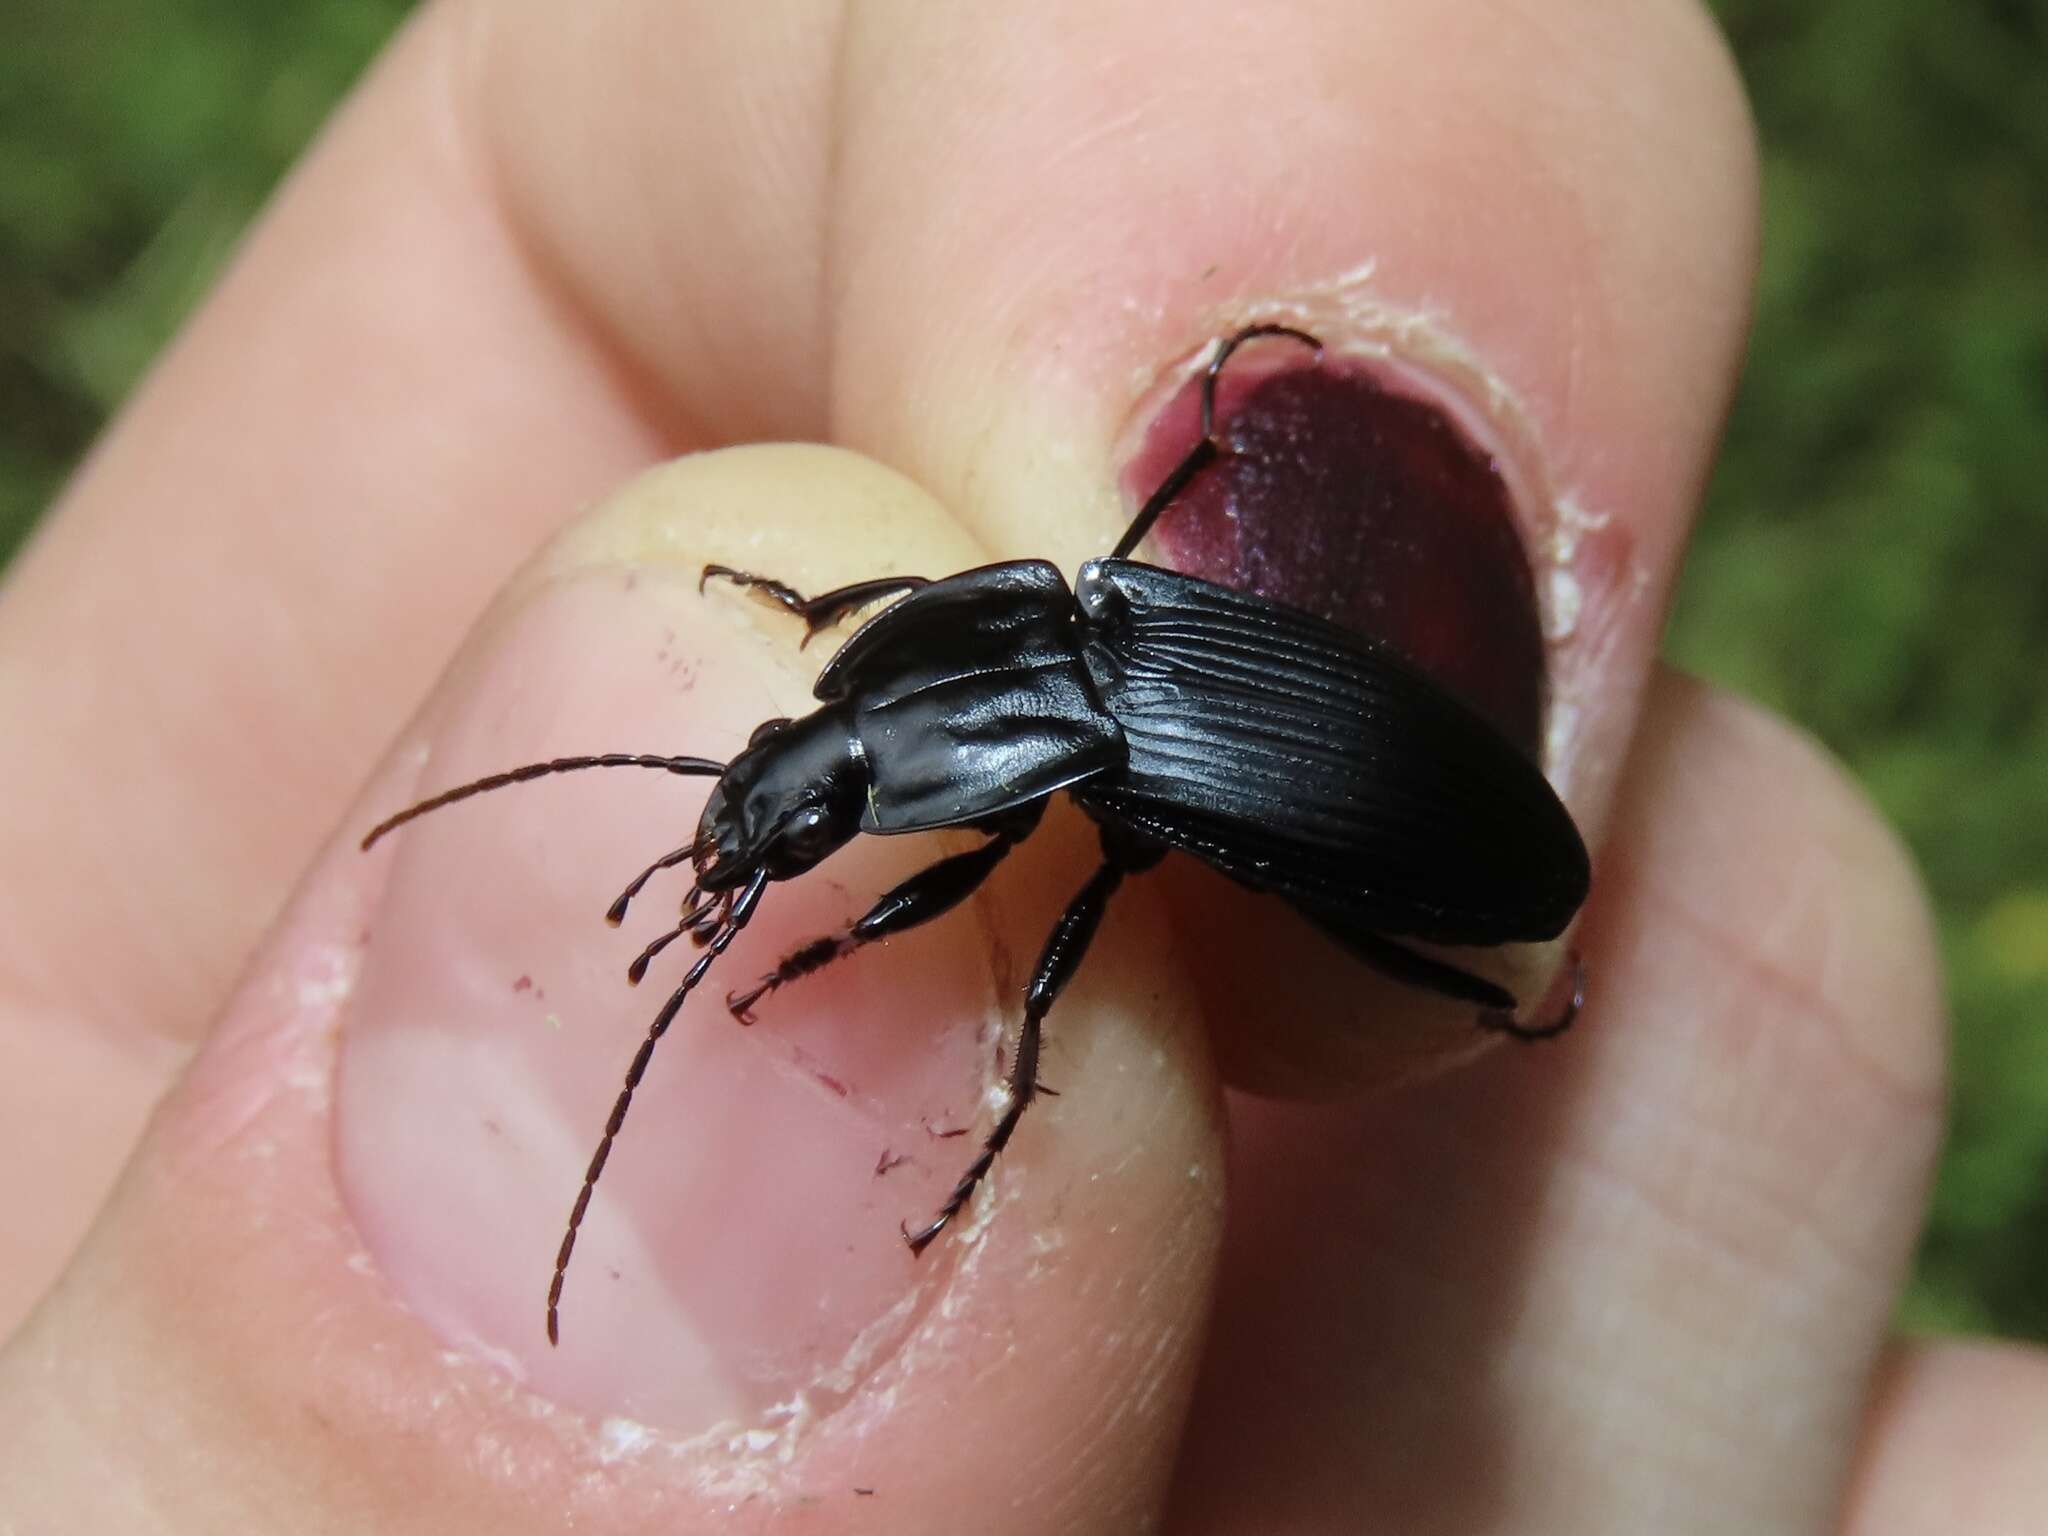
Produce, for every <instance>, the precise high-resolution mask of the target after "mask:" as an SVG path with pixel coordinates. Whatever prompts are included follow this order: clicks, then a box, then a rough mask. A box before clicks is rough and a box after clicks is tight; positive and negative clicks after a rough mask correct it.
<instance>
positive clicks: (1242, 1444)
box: [1174, 675, 1944, 1533]
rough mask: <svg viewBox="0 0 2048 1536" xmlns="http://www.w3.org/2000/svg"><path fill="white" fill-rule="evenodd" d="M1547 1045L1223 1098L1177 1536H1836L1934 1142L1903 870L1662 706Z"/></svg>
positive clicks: (1922, 1004) (1915, 944)
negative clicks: (1822, 1535) (1464, 1066)
mask: <svg viewBox="0 0 2048 1536" xmlns="http://www.w3.org/2000/svg"><path fill="white" fill-rule="evenodd" d="M1625 782H1626V784H1627V792H1626V795H1625V797H1624V800H1623V802H1622V804H1621V806H1620V809H1619V811H1618V815H1617V819H1616V824H1615V828H1614V834H1613V842H1612V845H1611V847H1612V853H1611V861H1610V865H1609V869H1610V876H1609V881H1608V884H1607V885H1606V887H1605V889H1604V890H1603V892H1602V894H1601V896H1600V898H1599V900H1598V902H1597V903H1596V907H1595V911H1594V913H1593V915H1592V920H1591V921H1590V922H1589V925H1588V931H1589V933H1590V934H1592V935H1593V936H1594V937H1595V945H1594V948H1593V949H1592V951H1591V956H1590V958H1591V959H1592V961H1593V962H1594V964H1595V965H1596V966H1598V967H1599V974H1600V975H1601V976H1602V978H1603V982H1602V985H1601V988H1600V990H1599V991H1598V992H1597V993H1596V994H1595V998H1594V1001H1593V1003H1592V1005H1591V1007H1589V1009H1588V1010H1587V1012H1586V1014H1585V1016H1584V1018H1583V1019H1582V1021H1581V1023H1580V1024H1579V1026H1578V1028H1577V1029H1575V1030H1574V1031H1573V1032H1572V1034H1570V1035H1569V1036H1567V1037H1566V1038H1565V1040H1564V1041H1562V1042H1560V1043H1559V1044H1558V1045H1557V1046H1555V1047H1546V1048H1541V1049H1536V1048H1532V1049H1529V1050H1526V1051H1512V1052H1503V1053H1501V1058H1502V1059H1495V1060H1492V1061H1489V1062H1488V1063H1486V1064H1485V1065H1483V1066H1482V1067H1480V1068H1477V1069H1475V1070H1474V1071H1472V1072H1470V1073H1467V1074H1463V1075H1461V1076H1459V1077H1457V1078H1455V1079H1450V1080H1445V1081H1443V1082H1441V1083H1438V1084H1435V1085H1432V1086H1431V1087H1430V1088H1429V1089H1427V1090H1424V1091H1418V1092H1414V1093H1411V1094H1407V1095H1403V1096H1402V1097H1401V1098H1400V1099H1399V1100H1398V1101H1396V1102H1394V1103H1392V1104H1389V1105H1387V1106H1385V1107H1384V1108H1381V1109H1377V1110H1372V1109H1365V1110H1361V1109H1356V1108H1347V1109H1341V1110H1339V1109H1324V1110H1305V1109H1287V1108H1282V1107H1279V1106H1272V1105H1267V1106H1260V1107H1257V1108H1252V1109H1249V1110H1248V1112H1243V1111H1247V1106H1245V1105H1242V1104H1233V1108H1232V1119H1233V1140H1234V1150H1233V1166H1232V1176H1233V1179H1234V1180H1235V1182H1234V1184H1233V1188H1232V1195H1233V1202H1232V1210H1233V1226H1232V1229H1231V1231H1230V1233H1229V1236H1228V1242H1227V1250H1226V1252H1227V1257H1226V1262H1225V1277H1224V1282H1223V1291H1222V1299H1221V1302H1220V1306H1219V1316H1218V1323H1217V1330H1216V1338H1215V1346H1214V1351H1213V1353H1212V1355H1211V1357H1210V1361H1209V1365H1208V1367H1207V1369H1206V1372H1205V1375H1204V1378H1203V1382H1202V1385H1201V1388H1200V1389H1199V1393H1198V1397H1197V1406H1196V1411H1195V1417H1194V1427H1193V1430H1192V1433H1191V1436H1190V1439H1189V1442H1188V1447H1187V1451H1186V1455H1185V1458H1184V1460H1183V1462H1182V1482H1181V1486H1180V1489H1179V1494H1178V1499H1177V1505H1176V1507H1177V1508H1178V1510H1179V1511H1180V1520H1179V1523H1178V1524H1177V1525H1176V1526H1174V1528H1175V1529H1178V1530H1184V1531H1187V1532H1190V1533H1192V1532H1198V1531H1199V1532H1219V1533H1220V1532H1234V1531H1253V1530H1261V1531H1262V1530H1274V1529H1287V1530H1299V1531H1303V1532H1313V1531H1322V1530H1330V1531H1337V1530H1353V1529H1357V1528H1358V1527H1359V1526H1360V1525H1361V1524H1362V1523H1365V1522H1366V1521H1367V1520H1368V1519H1370V1520H1372V1521H1378V1522H1384V1523H1386V1524H1389V1525H1391V1526H1393V1527H1396V1528H1399V1529H1402V1530H1415V1531H1437V1530H1442V1531H1462V1530H1475V1529H1488V1528H1493V1527H1502V1528H1514V1529H1529V1530H1637V1529H1644V1530H1649V1529H1654V1530H1658V1531H1671V1532H1684V1531H1696V1530H1697V1531H1708V1530H1727V1529H1731V1528H1734V1529H1743V1530H1769V1531H1784V1532H1800V1531H1813V1532H1821V1531H1833V1530H1835V1529H1836V1528H1837V1524H1838V1521H1839V1519H1840V1515H1841V1505H1842V1499H1843V1494H1844V1489H1845V1487H1846V1485H1847V1479H1848V1475H1849V1463H1850V1458H1851V1455H1852V1453H1853V1450H1854V1447H1855V1445H1856V1443H1857V1440H1858V1438H1859V1436H1860V1434H1861V1426H1862V1424H1863V1420H1864V1415H1865V1404H1866V1394H1867V1392H1868V1390H1869V1385H1870V1380H1871V1375H1872V1371H1873V1369H1874V1367H1875V1364H1876V1361H1877V1358H1878V1353H1879V1350H1880V1348H1881V1346H1882V1343H1883V1339H1884V1336H1885V1333H1886V1331H1887V1329H1888V1327H1889V1325H1890V1319H1891V1314H1892V1309H1893V1307H1894V1305H1895V1301H1896V1298H1897V1295H1898V1292H1899V1288H1900V1286H1901V1285H1902V1284H1903V1282H1904V1277H1905V1273H1906V1268H1907V1264H1908V1262H1909V1258H1910V1254H1911V1251H1912V1247H1913V1243H1914V1240H1915V1237H1916V1235H1917V1233H1918V1230H1919V1226H1920V1222H1921V1218H1922V1214H1923V1207H1924V1202H1925V1197H1926V1190H1927V1185H1928V1180H1929V1178H1930V1175H1931V1171H1932V1168H1933V1163H1934V1158H1935V1154H1936V1151H1937V1148H1938V1145H1939V1139H1940V1129H1941V1106H1942V1092H1941V1080H1942V1053H1943V1043H1944V1042H1943V1030H1942V1008H1941V1000H1940V994H1939V978H1938V970H1937V962H1936V955H1935V949H1934V944H1933V938H1932V932H1931V924H1930V921H1929V917H1928V914H1927V911H1926V908H1925V904H1924V900H1923V897H1922V895H1921V893H1920V890H1919V887H1918V883H1917V881H1916V880H1915V878H1914V876H1913V873H1912V870H1911V868H1910V866H1909V865H1908V863H1907V862H1906V860H1905V857H1904V856H1903V854H1902V852H1901V851H1900V849H1899V848H1898V846H1897V844H1896V842H1895V841H1894V840H1893V838H1892V837H1891V835H1890V834H1889V832H1887V831H1886V830H1885V828H1884V827H1883V825H1882V823H1881V822H1879V821H1878V820H1877V818H1876V817H1875V816H1874V815H1873V813H1872V812H1871V810H1870V809H1869V807H1868V805H1867V804H1866V803H1865V802H1864V801H1863V800H1862V799H1861V797H1860V796H1859V795H1858V794H1857V792H1856V791H1855V790H1854V789H1853V788H1852V787H1851V786H1850V785H1849V784H1848V783H1847V782H1846V781H1845V780H1844V779H1843V778H1842V777H1841V775H1840V773H1839V770H1837V769H1836V768H1835V767H1833V766H1832V765H1831V764H1829V763H1828V762H1827V761H1826V760H1825V759H1824V758H1822V757H1821V756H1820V754H1818V753H1817V752H1815V751H1814V750H1813V748H1812V747H1811V746H1810V745H1809V744H1808V743H1806V742H1804V741H1802V740H1800V739H1798V738H1796V737H1795V736H1793V735H1792V734H1791V733H1790V732H1789V731H1787V730H1786V729H1785V728H1784V727H1782V726H1780V725H1778V724H1776V723H1775V722H1773V721H1771V720H1769V719H1768V718H1766V717H1764V716H1763V715H1762V714H1761V713H1760V712H1758V711H1756V710H1755V709H1753V708H1751V707H1749V706H1746V705H1743V704H1740V703H1738V702H1736V701H1734V700H1731V699H1728V698H1725V697H1721V696H1717V695H1714V694H1712V693H1710V692H1707V691H1705V690H1703V689H1701V688H1699V687H1698V686H1697V685H1694V684H1691V683H1689V682H1686V681H1683V680H1681V679H1678V678H1676V677H1671V676H1669V675H1667V676H1666V679H1665V680H1664V681H1663V682H1662V683H1661V684H1660V685H1659V686H1658V687H1657V688H1656V689H1655V690H1654V691H1653V694H1652V699H1651V704H1650V707H1649V710H1648V713H1647V714H1646V717H1645V720H1644V725H1643V730H1642V733H1641V736H1640V744H1639V746H1638V749H1637V752H1636V755H1635V758H1634V760H1633V761H1632V762H1631V765H1630V768H1629V773H1628V777H1627V779H1626V781H1625Z"/></svg>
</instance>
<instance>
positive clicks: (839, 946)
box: [725, 801, 1043, 1024]
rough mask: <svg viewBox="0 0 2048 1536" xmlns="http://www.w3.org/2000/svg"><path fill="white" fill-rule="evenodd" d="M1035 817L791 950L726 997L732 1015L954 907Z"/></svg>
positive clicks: (745, 1018)
mask: <svg viewBox="0 0 2048 1536" xmlns="http://www.w3.org/2000/svg"><path fill="white" fill-rule="evenodd" d="M1042 805H1043V802H1042V801H1040V802H1036V803H1035V804H1034V805H1033V807H1032V808H1033V810H1034V811H1035V810H1037V809H1038V808H1040V807H1042ZM1037 821H1038V817H1037V816H1036V815H1033V816H1032V817H1031V818H1030V819H1029V822H1028V823H1026V824H1025V825H1024V826H1022V827H1021V828H1020V829H1018V830H1014V831H1005V832H998V833H997V834H996V835H995V836H993V837H991V838H990V839H989V840H988V841H987V842H985V843H983V844H982V845H981V846H980V847H979V848H970V849H969V850H968V851H967V852H965V853H956V854H954V855H953V856H952V857H951V858H946V859H941V860H939V862H938V863H936V864H932V865H928V866H927V867H925V868H924V869H921V870H919V871H918V872H917V873H916V874H914V875H912V876H911V877H910V878H909V879H908V880H906V881H904V882H903V883H902V884H901V885H899V886H897V887H896V888H895V889H894V890H892V891H890V892H889V894H888V895H886V896H884V897H883V898H882V899H881V900H880V901H878V902H876V903H875V904H874V906H873V907H871V908H870V909H869V910H868V912H867V915H866V916H864V917H863V918H861V920H860V921H859V922H857V923H855V924H854V925H853V926H852V927H851V928H849V929H847V931H846V932H845V933H842V934H827V935H826V936H825V937H823V938H819V939H813V940H811V942H810V943H808V944H805V945H803V946H802V947H801V948H798V949H795V950H792V951H791V952H790V953H789V954H788V955H787V956H785V957H784V959H783V961H782V963H781V964H780V965H778V966H776V967H775V969H774V970H772V971H770V972H769V973H768V974H767V975H766V976H763V977H762V978H761V979H760V981H759V982H758V983H756V984H755V985H754V986H753V987H751V988H749V989H748V990H747V991H745V992H734V993H732V994H730V995H729V996H728V997H727V998H726V1000H725V1004H726V1006H727V1007H728V1008H730V1009H731V1010H732V1016H733V1017H734V1018H736V1019H738V1020H739V1021H740V1022H741V1023H742V1024H751V1023H753V1022H754V1021H753V1019H752V1018H751V1017H750V1016H749V1010H751V1009H752V1008H753V1006H754V1004H756V1003H758V1002H759V1001H761V999H762V998H764V997H766V996H767V995H768V994H769V993H770V992H773V991H776V990H777V989H778V988H781V987H785V986H788V985H789V983H791V982H792V981H796V980H798V979H799V978H800V977H804V976H808V975H810V974H811V973H812V972H814V971H822V970H823V969H824V968H825V967H826V966H828V965H830V964H831V963H832V962H833V961H834V960H840V959H844V958H845V957H846V956H847V955H850V954H852V953H853V952H854V951H855V950H856V949H859V948H860V947H861V946H862V945H864V944H872V943H874V941H875V940H877V939H886V938H889V937H890V936H891V935H893V934H898V933H902V932H904V931H905V930H906V929H910V928H915V927H916V926H917V925H918V924H920V923H928V922H930V921H931V920H932V919H933V918H935V917H938V916H940V915H941V914H943V913H946V912H950V911H952V910H953V908H955V907H957V906H958V905H960V903H961V902H963V901H965V900H966V899H967V898H968V897H969V896H971V895H973V894H974V892H975V891H976V890H977V889H978V888H979V887H980V885H981V883H982V882H983V881H984V880H986V879H988V877H989V876H990V875H991V874H993V873H994V872H995V867H996V866H997V865H998V864H1000V863H1001V862H1002V861H1003V859H1004V857H1005V856H1006V855H1008V853H1009V852H1010V850H1011V849H1012V848H1014V847H1016V846H1017V843H1018V841H1019V839H1021V838H1022V837H1023V836H1024V835H1025V834H1026V833H1028V832H1029V831H1030V830H1031V828H1032V827H1033V826H1035V825H1036V824H1037Z"/></svg>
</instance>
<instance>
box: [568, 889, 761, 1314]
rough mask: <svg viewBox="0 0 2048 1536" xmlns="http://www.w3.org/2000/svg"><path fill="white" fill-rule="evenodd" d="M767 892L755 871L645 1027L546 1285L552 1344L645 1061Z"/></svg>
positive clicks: (592, 1159) (651, 1054)
mask: <svg viewBox="0 0 2048 1536" xmlns="http://www.w3.org/2000/svg"><path fill="white" fill-rule="evenodd" d="M767 888H768V872H767V871H766V870H756V871H755V872H754V875H753V878H752V879H750V880H748V881H747V885H746V889H745V890H743V891H741V892H740V894H739V897H738V899H737V900H735V901H733V903H732V907H731V911H730V912H729V913H728V914H727V916H726V919H725V921H724V922H723V923H722V924H720V925H719V927H718V930H717V932H715V933H714V934H713V935H712V937H711V943H710V945H709V947H708V948H706V949H705V951H704V953H703V954H701V955H699V956H698V957H697V960H696V963H695V964H694V965H692V966H691V967H690V969H689V971H688V972H687V973H685V975H684V976H683V980H682V984H681V985H680V986H678V987H677V988H676V989H675V991H673V992H671V993H670V994H669V999H668V1001H667V1002H665V1003H663V1004H662V1005H661V1012H659V1013H657V1014H656V1015H655V1016H654V1022H653V1023H652V1024H650V1025H649V1026H648V1028H647V1038H646V1039H645V1040H642V1041H641V1042H640V1049H639V1050H637V1051H635V1052H634V1053H633V1064H632V1065H631V1066H630V1067H628V1068H627V1069H626V1082H625V1086H624V1087H622V1088H621V1089H620V1090H619V1097H618V1100H617V1102H616V1103H614V1104H613V1105H612V1113H611V1118H610V1119H609V1120H607V1121H605V1123H604V1139H603V1140H601V1141H599V1142H598V1144H597V1151H596V1152H594V1153H592V1154H591V1158H590V1167H589V1168H588V1169H586V1170H585V1171H584V1174H583V1188H582V1189H580V1190H578V1191H577V1193H576V1204H575V1205H574V1206H572V1207H571V1208H570V1211H569V1225H568V1228H567V1230H566V1231H564V1232H563V1233H562V1246H561V1247H560V1248H559V1249H558V1250H556V1253H555V1274H554V1278H553V1279H552V1280H550V1281H549V1282H548V1343H550V1344H559V1343H561V1341H562V1337H561V1317H560V1314H561V1305H562V1282H563V1279H564V1277H565V1276H566V1275H567V1274H568V1272H569V1256H570V1255H571V1254H572V1253H574V1252H575V1251H576V1233H577V1230H578V1229H579V1228H580V1227H582V1225H583V1213H584V1212H585V1211H587V1210H589V1209H590V1195H591V1191H592V1190H594V1189H596V1188H597V1180H598V1175H600V1174H602V1173H603V1172H604V1165H605V1159H607V1158H608V1157H610V1156H611V1155H612V1142H613V1141H615V1140H616V1139H617V1138H618V1134H619V1128H620V1127H621V1126H623V1125H624V1124H625V1123H626V1111H627V1110H628V1109H630V1108H631V1107H632V1104H633V1091H634V1090H635V1089H636V1088H638V1087H639V1086H640V1079H641V1078H642V1077H643V1076H645V1075H646V1072H647V1063H648V1062H649V1061H651V1060H653V1058H654V1047H655V1044H656V1043H657V1042H658V1041H659V1040H660V1039H661V1037H662V1036H663V1035H665V1034H667V1033H668V1027H669V1025H670V1024H672V1023H673V1022H675V1017H676V1015H677V1014H678V1013H680V1012H681V1011H682V1007H683V1004H684V1002H685V1001H687V1000H688V998H689V996H690V994H691V993H692V992H694V991H695V990H696V989H697V983H698V982H700V981H702V980H703V979H704V973H705V972H706V971H708V970H710V969H711V963H712V961H714V960H716V959H717V958H718V957H719V956H720V955H722V954H724V953H725V951H726V949H727V947H728V946H729V945H731V943H732V941H733V940H734V939H735V938H737V937H738V936H739V932H740V930H741V929H742V928H744V927H746V926H747V922H748V920H749V919H750V918H752V917H753V915H754V908H755V907H757V906H759V905H760V902H761V892H762V891H764V890H766V889H767Z"/></svg>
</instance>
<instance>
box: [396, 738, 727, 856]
mask: <svg viewBox="0 0 2048 1536" xmlns="http://www.w3.org/2000/svg"><path fill="white" fill-rule="evenodd" d="M581 768H659V769H661V770H662V771H663V772H664V773H680V774H687V775H699V774H702V775H717V774H721V773H723V772H725V764H723V763H714V762H713V761H711V759H710V758H708V757H657V756H654V755H652V754H651V753H644V752H642V753H634V752H607V753H604V754H603V755H601V756H597V757H557V758H554V759H552V760H551V761H549V762H545V763H528V764H527V765H526V766H525V767H523V768H510V769H507V770H506V771H505V772H503V773H493V774H490V775H488V776H486V777H484V778H481V779H478V780H476V781H475V782H474V783H471V784H462V785H458V786H457V787H456V788H454V789H447V790H443V791H442V792H441V793H440V794H438V795H435V796H434V797H433V798H431V799H428V800H422V801H421V802H420V803H419V804H418V805H414V806H408V807H407V808H406V809H405V810H402V811H400V812H399V813H398V814H397V815H396V816H390V817H386V818H385V819H384V820H383V821H380V822H378V823H377V825H376V826H374V827H372V828H370V830H369V832H368V833H367V834H366V835H365V836H364V838H363V843H362V846H363V848H364V850H365V851H367V850H368V849H370V848H371V847H372V846H374V845H375V844H376V842H377V840H378V839H379V838H381V837H382V836H384V834H385V833H387V832H391V831H394V830H396V829H397V828H399V827H402V826H404V825H405V824H406V823H407V822H408V821H411V820H413V819H414V818H415V817H419V816H424V815H426V814H427V812H429V811H438V810H439V809H441V807H442V806H444V805H453V804H454V803H455V802H456V801H458V800H467V799H468V798H469V797H470V796H471V795H481V794H486V793H488V792H489V791H491V790H494V789H503V788H504V787H505V786H506V785H507V784H524V783H525V782H526V781H527V780H528V779H538V778H540V777H542V776H543V775H546V774H550V773H574V772H576V771H577V770H578V769H581Z"/></svg>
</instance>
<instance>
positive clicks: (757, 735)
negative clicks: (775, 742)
mask: <svg viewBox="0 0 2048 1536" xmlns="http://www.w3.org/2000/svg"><path fill="white" fill-rule="evenodd" d="M787 724H789V717H788V716H787V715H778V716H777V717H776V718H775V719H773V720H763V721H762V722H761V723H760V724H759V725H757V726H755V727H754V734H753V735H751V736H749V737H748V738H747V745H748V746H750V747H758V746H759V745H761V743H762V742H764V741H766V740H767V739H768V738H769V737H770V736H773V735H774V734H775V733H776V732H777V731H779V730H781V729H782V728H783V727H784V726H785V725H787Z"/></svg>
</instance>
